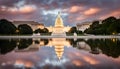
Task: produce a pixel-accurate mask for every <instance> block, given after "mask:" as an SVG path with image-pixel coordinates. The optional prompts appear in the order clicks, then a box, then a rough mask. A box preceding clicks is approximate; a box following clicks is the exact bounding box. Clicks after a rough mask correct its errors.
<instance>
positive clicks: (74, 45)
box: [66, 39, 84, 47]
mask: <svg viewBox="0 0 120 69" xmlns="http://www.w3.org/2000/svg"><path fill="white" fill-rule="evenodd" d="M66 40H68V41H69V42H70V44H71V45H72V46H73V47H77V43H78V42H80V41H84V40H83V39H77V40H74V39H66Z"/></svg>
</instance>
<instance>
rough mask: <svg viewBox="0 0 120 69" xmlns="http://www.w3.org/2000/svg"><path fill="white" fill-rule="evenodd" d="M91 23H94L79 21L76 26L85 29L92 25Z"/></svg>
mask: <svg viewBox="0 0 120 69" xmlns="http://www.w3.org/2000/svg"><path fill="white" fill-rule="evenodd" d="M91 24H92V22H84V23H78V24H76V28H77V30H80V31H85V30H86V29H87V28H89V27H90V25H91Z"/></svg>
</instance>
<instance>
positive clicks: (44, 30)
mask: <svg viewBox="0 0 120 69" xmlns="http://www.w3.org/2000/svg"><path fill="white" fill-rule="evenodd" d="M34 33H49V30H48V29H47V28H44V29H40V28H38V29H36V30H35V31H34Z"/></svg>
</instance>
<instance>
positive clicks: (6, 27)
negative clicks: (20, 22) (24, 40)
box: [0, 19, 16, 35]
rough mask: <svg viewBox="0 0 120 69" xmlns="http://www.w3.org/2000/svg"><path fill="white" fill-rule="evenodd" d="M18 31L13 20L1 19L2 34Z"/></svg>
mask: <svg viewBox="0 0 120 69" xmlns="http://www.w3.org/2000/svg"><path fill="white" fill-rule="evenodd" d="M15 33H16V27H15V26H14V24H12V22H10V21H8V20H6V19H1V20H0V34H2V35H11V34H15Z"/></svg>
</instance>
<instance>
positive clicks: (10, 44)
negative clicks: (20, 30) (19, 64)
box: [0, 39, 16, 54]
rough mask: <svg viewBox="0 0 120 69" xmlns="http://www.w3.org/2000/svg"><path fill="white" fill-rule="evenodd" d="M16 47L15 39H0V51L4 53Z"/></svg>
mask: <svg viewBox="0 0 120 69" xmlns="http://www.w3.org/2000/svg"><path fill="white" fill-rule="evenodd" d="M15 47H16V40H13V39H9V40H5V39H4V40H2V39H1V40H0V53H1V54H6V53H8V52H10V51H12V50H13V49H14V48H15Z"/></svg>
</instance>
